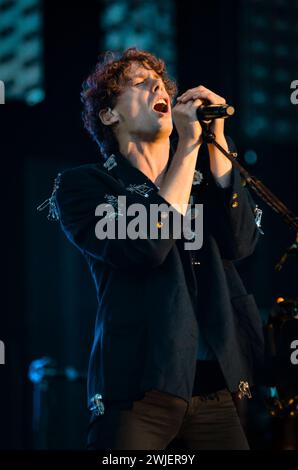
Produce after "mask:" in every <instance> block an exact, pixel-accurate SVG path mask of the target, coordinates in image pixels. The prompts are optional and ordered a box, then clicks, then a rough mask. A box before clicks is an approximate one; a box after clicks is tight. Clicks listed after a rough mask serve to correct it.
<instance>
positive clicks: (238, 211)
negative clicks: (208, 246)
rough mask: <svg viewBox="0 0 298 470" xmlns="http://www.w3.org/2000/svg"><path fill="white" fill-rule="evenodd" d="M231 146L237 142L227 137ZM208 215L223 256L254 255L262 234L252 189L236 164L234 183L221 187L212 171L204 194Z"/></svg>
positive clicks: (232, 177) (232, 258)
mask: <svg viewBox="0 0 298 470" xmlns="http://www.w3.org/2000/svg"><path fill="white" fill-rule="evenodd" d="M227 141H228V145H229V148H230V150H232V151H235V146H234V143H233V141H232V140H231V139H230V138H227ZM203 204H204V217H205V216H206V217H207V219H208V224H209V226H210V230H211V232H212V235H213V236H214V238H215V239H216V241H217V244H218V246H219V249H220V252H221V256H222V258H223V259H227V260H230V261H236V260H239V259H242V258H245V257H247V256H249V255H251V254H252V253H253V251H254V249H255V246H256V243H257V241H258V238H259V234H260V231H259V228H258V226H257V225H256V222H255V214H254V210H255V207H256V204H255V203H254V201H253V199H252V197H251V195H250V192H249V190H248V189H247V188H246V187H245V186H243V185H242V181H241V176H240V173H239V170H238V169H237V168H236V167H234V166H233V168H232V174H231V184H230V185H229V186H228V187H227V188H222V187H220V186H219V185H218V184H217V182H216V180H215V178H214V177H213V176H212V174H211V172H210V173H209V175H208V185H207V187H206V190H205V194H204V198H203Z"/></svg>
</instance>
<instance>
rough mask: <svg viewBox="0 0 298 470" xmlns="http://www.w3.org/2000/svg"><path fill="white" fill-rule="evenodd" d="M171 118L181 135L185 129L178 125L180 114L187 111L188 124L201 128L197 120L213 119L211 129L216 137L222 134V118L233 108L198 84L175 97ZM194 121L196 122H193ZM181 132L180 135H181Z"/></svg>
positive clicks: (230, 114)
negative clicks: (175, 102) (175, 101)
mask: <svg viewBox="0 0 298 470" xmlns="http://www.w3.org/2000/svg"><path fill="white" fill-rule="evenodd" d="M173 111H174V112H173V118H174V123H175V125H176V128H177V131H178V134H179V136H180V137H183V134H184V131H185V129H183V128H182V132H181V126H180V122H179V121H180V119H179V118H180V117H181V116H180V115H181V114H183V113H185V112H188V114H189V115H190V116H189V117H191V119H190V120H189V126H190V127H191V126H192V127H196V130H197V131H198V129H200V130H201V126H200V123H199V122H198V121H206V122H208V121H213V122H212V124H211V129H212V131H213V132H214V134H215V135H216V137H217V138H221V137H223V136H224V119H225V118H227V117H229V116H232V115H233V114H234V112H235V110H234V108H233V107H232V106H230V105H228V104H226V101H225V99H224V98H223V97H222V96H219V95H217V94H216V93H214V92H213V91H211V90H209V89H208V88H206V87H204V86H202V85H200V86H198V87H196V88H191V89H189V90H187V91H186V92H185V93H183V94H182V95H181V96H178V98H177V104H176V105H175V106H174V108H173ZM194 121H196V123H195V122H194ZM197 133H198V132H197ZM181 134H182V135H181Z"/></svg>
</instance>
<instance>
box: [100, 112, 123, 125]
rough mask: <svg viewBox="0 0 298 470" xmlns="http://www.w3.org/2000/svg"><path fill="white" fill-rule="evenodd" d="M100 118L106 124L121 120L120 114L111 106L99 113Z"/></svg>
mask: <svg viewBox="0 0 298 470" xmlns="http://www.w3.org/2000/svg"><path fill="white" fill-rule="evenodd" d="M98 115H99V119H100V120H101V122H102V123H103V124H105V125H106V126H110V125H111V124H115V123H116V122H119V114H118V113H117V111H116V110H115V109H111V108H104V109H101V110H100V111H99V113H98Z"/></svg>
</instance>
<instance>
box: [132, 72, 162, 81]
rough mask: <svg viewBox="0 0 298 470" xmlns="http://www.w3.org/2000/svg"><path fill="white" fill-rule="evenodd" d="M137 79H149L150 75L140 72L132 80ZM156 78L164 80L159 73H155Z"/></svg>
mask: <svg viewBox="0 0 298 470" xmlns="http://www.w3.org/2000/svg"><path fill="white" fill-rule="evenodd" d="M137 78H146V79H147V78H149V75H145V73H144V72H139V73H137V74H136V75H135V76H134V77H131V80H135V79H137ZM154 78H160V79H161V80H162V77H160V76H159V75H158V74H157V73H154Z"/></svg>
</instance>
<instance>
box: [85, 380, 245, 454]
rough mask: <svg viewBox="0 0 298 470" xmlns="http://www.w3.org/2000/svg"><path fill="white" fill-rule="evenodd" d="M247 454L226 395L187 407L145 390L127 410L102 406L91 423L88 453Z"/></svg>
mask: <svg viewBox="0 0 298 470" xmlns="http://www.w3.org/2000/svg"><path fill="white" fill-rule="evenodd" d="M175 445H177V446H179V448H186V449H200V450H203V449H205V450H207V449H210V450H211V449H212V450H215V449H218V450H220V449H238V450H246V449H248V448H249V447H248V443H247V440H246V437H245V434H244V432H243V429H242V427H241V424H240V421H239V417H238V414H237V411H236V408H235V405H234V402H233V399H232V396H231V394H230V392H229V391H228V390H226V389H224V390H220V391H218V392H215V393H212V394H209V395H201V396H193V397H192V399H191V402H190V403H189V404H188V403H187V402H186V401H185V400H183V399H181V398H178V397H175V396H173V395H169V394H166V393H164V392H160V391H158V390H151V391H148V392H146V394H145V396H144V397H143V398H142V399H140V400H136V401H134V402H133V403H132V406H131V408H130V409H121V406H116V405H114V406H113V405H111V406H108V407H107V409H106V411H105V414H104V415H103V416H99V417H96V419H95V420H94V421H93V422H91V424H90V427H89V432H88V445H87V448H88V449H96V450H99V449H101V450H113V449H120V450H124V449H125V450H139V449H140V450H149V449H151V450H162V449H166V448H167V447H171V446H174V447H175Z"/></svg>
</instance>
